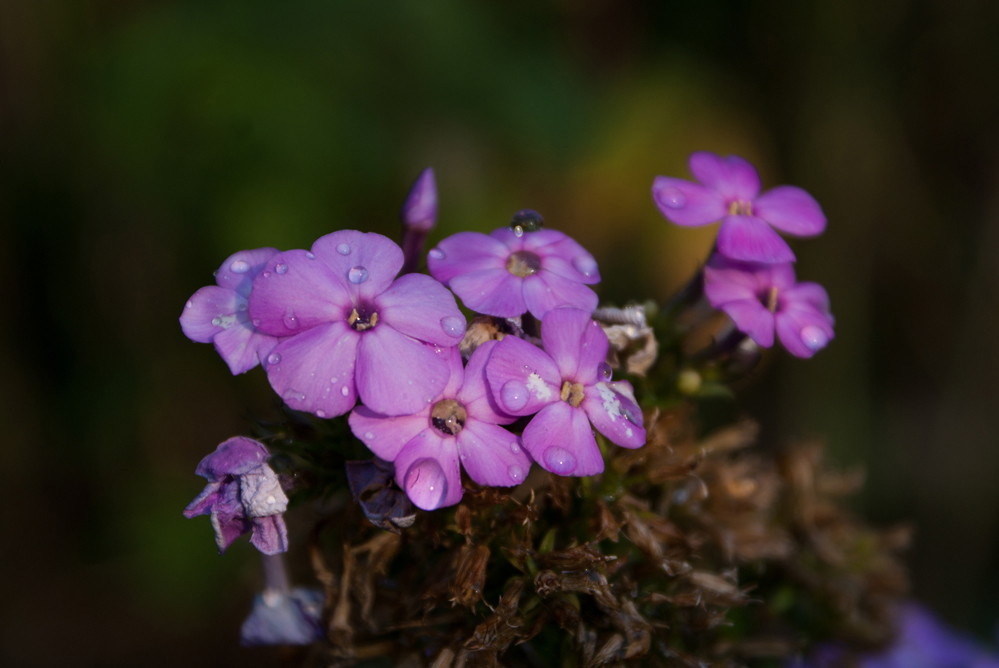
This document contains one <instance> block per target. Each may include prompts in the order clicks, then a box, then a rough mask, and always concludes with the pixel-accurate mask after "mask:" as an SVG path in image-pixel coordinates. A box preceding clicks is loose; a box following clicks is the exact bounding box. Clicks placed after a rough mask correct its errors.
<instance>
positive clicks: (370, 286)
mask: <svg viewBox="0 0 999 668" xmlns="http://www.w3.org/2000/svg"><path fill="white" fill-rule="evenodd" d="M312 253H313V255H315V256H316V260H318V261H319V262H322V263H323V264H325V265H326V266H327V267H328V268H329V269H330V270H331V271H330V273H331V274H332V275H333V276H334V277H335V280H336V281H337V282H338V283H339V284H340V285H341V286H342V287H343V288H345V289H346V290H347V291H348V292H349V293H350V295H351V297H352V298H353V300H354V303H355V304H356V303H358V302H361V301H371V300H373V299H374V298H375V297H377V296H378V295H379V294H381V293H382V292H384V291H385V290H387V289H388V287H389V286H390V285H392V281H393V280H395V277H396V275H397V274H398V273H399V270H400V269H402V264H403V261H404V258H403V254H402V249H401V248H399V246H398V245H397V244H396V243H395V242H394V241H392V240H391V239H389V238H388V237H384V236H382V235H380V234H376V233H374V232H358V231H357V230H340V231H339V232H333V233H332V234H327V235H325V236H322V237H319V239H317V240H316V242H315V243H314V244H312Z"/></svg>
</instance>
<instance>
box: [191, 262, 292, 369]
mask: <svg viewBox="0 0 999 668" xmlns="http://www.w3.org/2000/svg"><path fill="white" fill-rule="evenodd" d="M280 252H281V251H279V250H278V249H276V248H257V249H256V250H246V251H239V252H238V253H235V254H234V255H230V256H229V257H228V258H227V259H226V261H225V262H223V263H222V266H221V267H219V270H218V271H217V272H215V282H216V283H217V285H207V286H205V287H203V288H201V289H200V290H198V291H197V292H195V293H194V295H193V296H192V297H191V298H190V299H189V300H187V305H186V306H185V307H184V312H183V313H181V314H180V327H181V329H183V330H184V334H185V335H186V336H187V338H189V339H191V340H192V341H197V342H198V343H214V344H215V349H216V350H218V351H219V355H221V356H222V359H224V360H225V363H226V364H228V365H229V369H230V370H231V371H232V373H233V374H238V373H246V372H247V371H249V370H250V369H252V368H253V367H255V366H257V364H259V363H261V362H263V361H264V360H266V359H267V355H268V353H270V351H271V349H272V348H274V346H275V345H276V344H277V339H276V338H274V337H273V336H268V335H266V334H263V333H261V332H258V331H257V330H256V328H255V327H254V326H253V323H252V322H250V315H249V313H248V312H247V305H248V303H249V299H250V289H251V287H252V286H253V277H254V276H256V275H257V274H258V273H260V270H261V269H263V267H264V265H265V264H266V263H267V260H269V259H271V258H272V257H274V256H275V255H277V254H278V253H280Z"/></svg>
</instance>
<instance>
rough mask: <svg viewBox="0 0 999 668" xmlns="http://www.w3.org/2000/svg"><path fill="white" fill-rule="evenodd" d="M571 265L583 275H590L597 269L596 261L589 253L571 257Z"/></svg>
mask: <svg viewBox="0 0 999 668" xmlns="http://www.w3.org/2000/svg"><path fill="white" fill-rule="evenodd" d="M572 266H573V267H575V268H576V271H578V272H579V273H581V274H582V275H583V276H592V275H593V273H594V272H596V270H597V261H596V260H594V259H593V258H592V257H591V256H589V255H577V256H576V257H574V258H573V259H572Z"/></svg>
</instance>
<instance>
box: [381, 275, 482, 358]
mask: <svg viewBox="0 0 999 668" xmlns="http://www.w3.org/2000/svg"><path fill="white" fill-rule="evenodd" d="M374 306H375V310H376V311H378V319H379V321H382V322H385V323H386V324H388V325H390V326H392V327H394V328H395V329H396V330H398V331H400V332H402V333H403V334H405V335H406V336H411V337H413V338H414V339H419V340H420V341H427V342H429V343H436V344H437V345H439V346H456V345H458V344H459V343H461V340H462V338H464V336H465V316H463V315H462V314H461V310H460V309H459V308H458V305H457V304H456V303H455V301H454V295H452V294H451V293H450V292H449V291H448V289H447V288H445V287H444V286H443V285H441V284H440V283H438V282H437V281H435V280H434V279H432V278H430V277H429V276H427V275H426V274H406V275H405V276H400V277H399V280H397V281H395V282H394V283H393V284H392V285H391V286H390V287H389V289H388V290H386V291H385V292H383V293H382V294H380V295H378V296H377V297H376V298H375V300H374Z"/></svg>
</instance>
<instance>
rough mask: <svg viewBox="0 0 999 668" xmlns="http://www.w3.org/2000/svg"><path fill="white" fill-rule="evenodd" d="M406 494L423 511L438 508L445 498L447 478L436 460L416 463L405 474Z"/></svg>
mask: <svg viewBox="0 0 999 668" xmlns="http://www.w3.org/2000/svg"><path fill="white" fill-rule="evenodd" d="M405 487H406V494H407V495H408V496H409V498H410V499H412V500H413V503H415V504H416V505H417V506H419V507H420V508H423V509H434V508H439V507H440V505H441V504H442V503H443V502H444V499H445V498H446V497H447V478H446V477H445V476H444V469H442V468H441V465H440V464H438V463H437V461H436V460H433V459H429V458H425V459H420V460H418V461H416V462H415V463H414V464H413V465H412V466H410V467H409V471H407V472H406V484H405Z"/></svg>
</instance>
